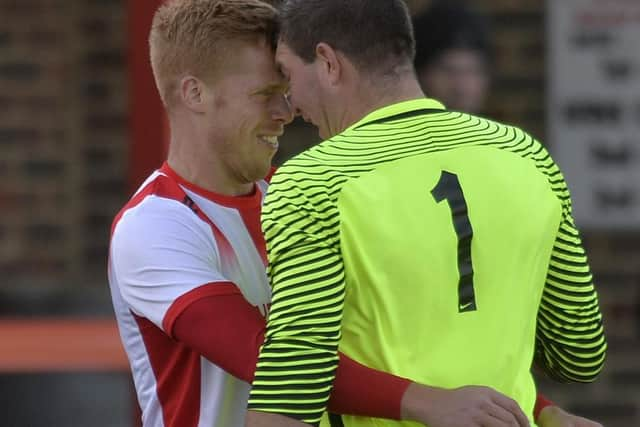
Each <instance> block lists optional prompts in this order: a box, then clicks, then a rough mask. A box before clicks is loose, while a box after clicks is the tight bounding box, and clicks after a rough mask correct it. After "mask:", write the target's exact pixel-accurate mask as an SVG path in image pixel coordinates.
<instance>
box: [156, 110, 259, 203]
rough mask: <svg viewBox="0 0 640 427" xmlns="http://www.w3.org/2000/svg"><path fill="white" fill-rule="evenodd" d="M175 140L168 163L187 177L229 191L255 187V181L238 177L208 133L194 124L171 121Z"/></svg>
mask: <svg viewBox="0 0 640 427" xmlns="http://www.w3.org/2000/svg"><path fill="white" fill-rule="evenodd" d="M170 127H171V141H170V143H169V153H168V156H167V163H168V164H169V166H170V167H171V168H172V169H173V170H174V171H175V172H176V173H177V174H178V175H179V176H180V177H182V178H183V179H185V180H186V181H188V182H189V183H191V184H194V185H196V186H198V187H200V188H202V189H204V190H207V191H210V192H213V193H217V194H221V195H225V196H242V195H246V194H249V193H251V192H252V191H253V188H254V186H253V183H244V182H240V181H239V180H236V179H234V177H233V176H232V174H231V172H230V171H229V170H228V168H227V167H226V165H225V164H224V162H223V161H222V159H220V157H219V156H218V155H217V154H216V152H215V151H214V150H212V146H213V144H212V143H211V142H210V141H209V138H208V137H207V136H206V135H200V134H198V131H197V130H196V129H194V127H190V126H180V124H179V123H175V122H171V126H170Z"/></svg>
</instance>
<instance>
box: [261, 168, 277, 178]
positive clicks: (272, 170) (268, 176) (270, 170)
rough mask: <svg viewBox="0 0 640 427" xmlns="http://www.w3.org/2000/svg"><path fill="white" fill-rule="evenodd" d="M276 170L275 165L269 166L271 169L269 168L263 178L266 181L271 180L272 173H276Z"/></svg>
mask: <svg viewBox="0 0 640 427" xmlns="http://www.w3.org/2000/svg"><path fill="white" fill-rule="evenodd" d="M277 170H278V168H277V167H275V166H271V169H269V173H268V174H267V176H266V177H265V178H264V180H265V181H267V182H271V178H273V175H274V174H275V173H276V171H277Z"/></svg>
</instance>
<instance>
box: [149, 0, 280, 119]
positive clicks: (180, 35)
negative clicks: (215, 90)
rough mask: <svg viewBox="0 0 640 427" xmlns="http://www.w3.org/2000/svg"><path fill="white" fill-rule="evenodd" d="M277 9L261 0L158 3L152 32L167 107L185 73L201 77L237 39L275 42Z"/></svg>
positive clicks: (213, 69)
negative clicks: (160, 4) (159, 4)
mask: <svg viewBox="0 0 640 427" xmlns="http://www.w3.org/2000/svg"><path fill="white" fill-rule="evenodd" d="M276 33H277V12H276V10H275V9H274V8H273V6H271V5H269V4H267V3H265V2H262V1H260V0H169V1H166V2H165V3H164V4H163V5H162V6H160V7H159V8H158V10H157V11H156V13H155V15H154V17H153V23H152V26H151V32H150V34H149V51H150V57H151V68H152V70H153V76H154V78H155V81H156V86H157V87H158V92H160V97H161V98H162V102H163V104H164V105H165V107H166V108H168V109H170V108H171V107H172V106H173V105H174V103H175V102H176V100H177V94H178V91H177V89H178V83H179V81H180V79H181V78H182V77H183V76H185V75H193V76H196V77H198V78H201V79H205V80H206V79H209V78H212V77H214V75H215V72H216V71H217V70H219V69H220V67H221V66H223V65H224V63H225V61H227V60H228V58H229V56H228V55H232V54H233V47H234V45H233V43H234V42H238V41H240V42H257V41H259V40H266V41H267V42H268V43H271V44H275V37H276Z"/></svg>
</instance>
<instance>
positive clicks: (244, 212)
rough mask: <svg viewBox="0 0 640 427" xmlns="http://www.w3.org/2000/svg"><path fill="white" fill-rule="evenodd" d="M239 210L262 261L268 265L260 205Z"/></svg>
mask: <svg viewBox="0 0 640 427" xmlns="http://www.w3.org/2000/svg"><path fill="white" fill-rule="evenodd" d="M256 191H259V190H256ZM238 212H239V213H240V217H241V218H242V222H243V223H244V226H245V227H246V229H247V231H248V232H249V235H250V236H251V240H253V244H254V245H255V247H256V250H257V251H258V253H259V254H260V258H262V263H263V264H264V266H265V267H266V266H267V244H266V243H265V241H264V234H263V233H262V227H261V225H260V212H261V207H260V206H258V207H257V208H243V209H238Z"/></svg>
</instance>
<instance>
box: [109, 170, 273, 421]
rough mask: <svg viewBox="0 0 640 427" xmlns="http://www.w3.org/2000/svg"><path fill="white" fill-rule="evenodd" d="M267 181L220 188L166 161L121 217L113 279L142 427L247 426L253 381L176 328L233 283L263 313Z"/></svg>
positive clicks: (114, 243) (266, 286)
mask: <svg viewBox="0 0 640 427" xmlns="http://www.w3.org/2000/svg"><path fill="white" fill-rule="evenodd" d="M267 186H268V184H267V182H266V181H260V182H258V183H257V184H256V188H255V192H254V193H253V194H251V195H248V196H242V197H229V196H222V195H219V194H215V193H212V192H209V191H206V190H204V189H202V188H199V187H197V186H195V185H193V184H190V183H189V182H187V181H185V180H184V179H182V178H181V177H179V176H178V175H177V174H176V173H175V172H174V171H173V170H171V168H170V167H169V166H168V165H167V164H166V163H165V164H164V165H163V166H162V167H161V168H160V169H159V170H157V171H155V172H154V173H152V174H151V176H150V177H149V178H147V180H146V181H145V182H144V184H142V186H141V187H140V189H139V190H138V191H137V192H136V194H135V195H134V196H133V197H132V199H131V200H130V201H129V202H128V203H127V204H126V205H125V207H124V208H123V209H122V210H121V211H120V213H119V214H118V215H117V216H116V218H115V220H114V222H113V226H112V230H111V246H110V252H109V283H110V287H111V295H112V300H113V306H114V309H115V313H116V317H117V321H118V326H119V329H120V335H121V338H122V342H123V344H124V347H125V350H126V352H127V355H128V357H129V362H130V364H131V369H132V372H133V377H134V383H135V387H136V391H137V395H138V401H139V403H140V407H141V409H142V418H143V425H144V427H176V426H180V427H191V426H193V427H204V426H206V427H212V426H242V425H244V418H245V413H246V408H247V399H248V396H249V390H250V385H249V384H248V383H246V382H244V381H241V380H239V379H237V378H235V377H233V376H232V375H230V374H228V373H227V372H226V371H224V370H222V369H221V368H220V367H218V366H217V365H215V364H213V363H211V362H210V361H209V360H207V359H205V358H204V357H202V356H200V354H198V353H196V352H195V351H193V350H191V349H190V348H188V347H186V346H185V345H184V344H182V343H180V342H178V341H176V340H174V339H173V338H172V328H173V324H174V322H175V320H176V319H177V318H178V316H179V315H180V314H181V313H182V311H183V310H184V309H185V308H186V307H188V306H189V304H191V303H193V302H194V301H196V300H198V299H200V298H203V297H209V296H212V295H224V294H227V293H231V292H237V289H236V288H235V287H236V286H237V288H239V289H240V291H241V292H242V294H243V296H244V298H245V299H246V300H247V301H249V302H250V303H251V304H252V305H254V306H256V307H258V308H259V309H260V311H261V313H262V314H263V315H266V310H267V307H268V304H269V301H270V297H271V295H270V287H269V284H268V281H267V276H266V272H265V266H266V253H265V245H264V240H263V237H262V232H261V229H260V207H261V204H262V200H263V197H264V194H265V193H266V189H267ZM234 285H235V286H234ZM217 327H220V326H219V325H211V328H217Z"/></svg>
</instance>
